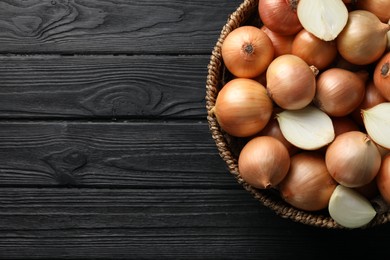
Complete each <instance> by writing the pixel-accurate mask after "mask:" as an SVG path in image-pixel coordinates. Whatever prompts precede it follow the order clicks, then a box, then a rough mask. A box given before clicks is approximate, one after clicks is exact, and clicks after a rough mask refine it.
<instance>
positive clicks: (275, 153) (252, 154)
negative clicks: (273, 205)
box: [238, 136, 290, 189]
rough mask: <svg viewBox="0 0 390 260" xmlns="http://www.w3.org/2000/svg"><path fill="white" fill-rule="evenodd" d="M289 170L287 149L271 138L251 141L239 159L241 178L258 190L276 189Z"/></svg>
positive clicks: (264, 137) (265, 137)
mask: <svg viewBox="0 0 390 260" xmlns="http://www.w3.org/2000/svg"><path fill="white" fill-rule="evenodd" d="M289 168H290V155H289V153H288V151H287V148H286V147H285V146H284V145H283V144H282V143H281V142H280V141H279V140H277V139H276V138H274V137H271V136H257V137H254V138H252V139H251V140H249V141H248V143H247V144H246V145H245V146H244V147H243V148H242V150H241V152H240V155H239V158H238V169H239V173H240V176H241V178H242V179H243V180H244V181H245V182H247V183H248V184H249V185H251V186H253V187H255V188H258V189H270V188H275V187H276V186H277V185H278V184H279V183H280V182H281V181H282V180H283V179H284V178H285V176H286V175H287V172H288V169H289Z"/></svg>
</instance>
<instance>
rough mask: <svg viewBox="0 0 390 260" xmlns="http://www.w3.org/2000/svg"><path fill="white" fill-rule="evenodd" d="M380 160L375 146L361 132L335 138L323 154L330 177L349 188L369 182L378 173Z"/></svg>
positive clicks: (348, 133) (347, 133)
mask: <svg viewBox="0 0 390 260" xmlns="http://www.w3.org/2000/svg"><path fill="white" fill-rule="evenodd" d="M381 160H382V158H381V154H380V153H379V151H378V148H377V146H376V144H375V143H374V142H373V141H372V140H370V138H369V137H368V135H367V134H365V133H363V132H361V131H350V132H346V133H344V134H341V135H338V136H336V138H335V140H334V141H333V142H332V143H331V144H330V145H329V147H328V149H327V150H326V154H325V161H326V167H327V168H328V171H329V173H330V175H331V176H332V177H333V178H334V179H335V180H336V181H337V182H338V183H340V184H342V185H344V186H345V187H349V188H355V187H360V186H363V185H366V184H368V183H369V182H371V181H372V180H373V179H374V178H375V176H376V175H377V173H378V171H379V168H380V165H381Z"/></svg>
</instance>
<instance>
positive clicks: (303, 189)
mask: <svg viewBox="0 0 390 260" xmlns="http://www.w3.org/2000/svg"><path fill="white" fill-rule="evenodd" d="M336 185H337V183H336V182H335V181H334V180H333V178H332V177H331V176H330V174H329V172H328V170H327V168H326V165H325V160H324V158H323V156H322V155H321V154H319V153H316V152H302V153H298V154H296V155H294V156H292V157H291V161H290V170H289V172H288V173H287V176H286V177H285V178H284V179H283V181H282V182H281V183H280V184H279V186H278V189H279V191H280V194H281V196H282V198H283V199H284V200H285V201H286V202H288V203H289V204H291V205H292V206H294V207H296V208H299V209H302V210H307V211H316V210H321V209H324V208H326V207H327V206H328V203H329V199H330V196H331V195H332V193H333V191H334V189H335V188H336Z"/></svg>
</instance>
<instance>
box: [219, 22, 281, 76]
mask: <svg viewBox="0 0 390 260" xmlns="http://www.w3.org/2000/svg"><path fill="white" fill-rule="evenodd" d="M221 54H222V58H223V61H224V63H225V66H226V68H227V69H228V70H229V71H230V72H231V73H232V74H233V75H234V76H236V77H243V78H253V77H256V76H258V75H260V74H261V73H262V72H264V71H265V70H266V69H267V67H268V65H269V64H270V62H271V61H272V59H273V57H274V48H273V46H272V42H271V40H270V38H269V37H268V36H267V34H266V33H265V32H264V31H262V30H261V29H259V28H257V27H255V26H250V25H248V26H241V27H238V28H236V29H234V30H233V31H232V32H230V33H229V34H228V35H227V36H226V38H225V40H224V41H223V43H222V47H221Z"/></svg>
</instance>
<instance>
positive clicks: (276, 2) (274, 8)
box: [258, 0, 303, 35]
mask: <svg viewBox="0 0 390 260" xmlns="http://www.w3.org/2000/svg"><path fill="white" fill-rule="evenodd" d="M298 2H299V1H297V0H261V1H259V5H258V11H259V16H260V19H261V21H262V22H263V23H264V25H265V26H267V27H268V28H269V29H270V30H271V31H274V32H276V33H279V34H283V35H293V34H296V33H297V32H299V31H300V30H301V29H302V28H303V27H302V25H301V23H300V21H299V19H298V16H297V5H298Z"/></svg>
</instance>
